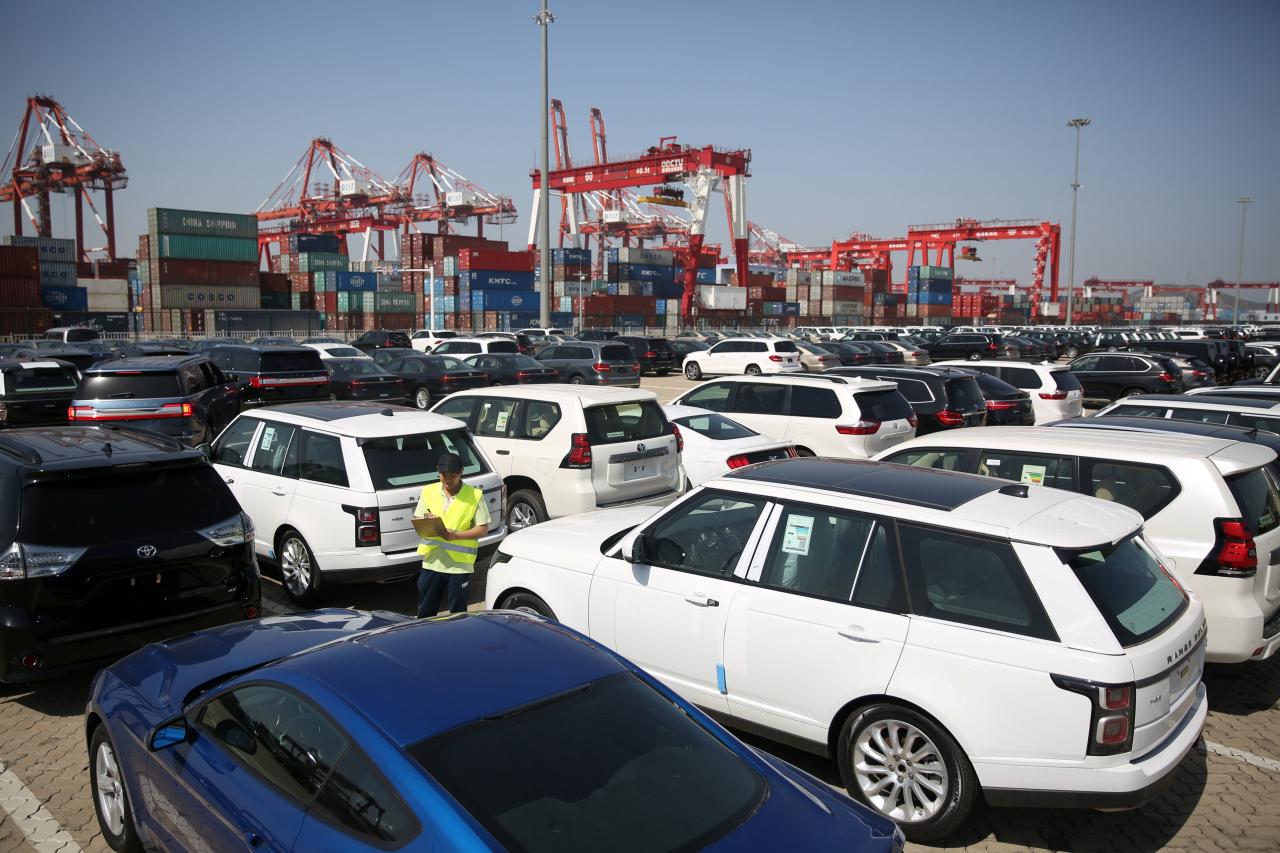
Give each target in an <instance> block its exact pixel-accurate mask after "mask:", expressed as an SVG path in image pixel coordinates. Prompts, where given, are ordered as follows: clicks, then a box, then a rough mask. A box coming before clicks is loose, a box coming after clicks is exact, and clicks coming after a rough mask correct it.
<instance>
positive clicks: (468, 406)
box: [431, 397, 480, 423]
mask: <svg viewBox="0 0 1280 853" xmlns="http://www.w3.org/2000/svg"><path fill="white" fill-rule="evenodd" d="M479 402H480V398H479V397H454V398H452V399H449V400H445V401H444V402H442V403H441V404H440V405H438V406H436V407H435V408H434V409H432V410H431V411H433V412H435V413H436V414H437V415H445V416H447V417H450V418H457V419H458V420H460V421H462V422H463V423H466V422H468V421H470V420H471V414H472V413H473V412H474V411H475V410H476V404H477V403H479Z"/></svg>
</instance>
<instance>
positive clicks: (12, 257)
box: [0, 246, 40, 281]
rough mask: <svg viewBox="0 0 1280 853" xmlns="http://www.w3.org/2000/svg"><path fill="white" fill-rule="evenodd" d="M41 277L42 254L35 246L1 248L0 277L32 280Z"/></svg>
mask: <svg viewBox="0 0 1280 853" xmlns="http://www.w3.org/2000/svg"><path fill="white" fill-rule="evenodd" d="M39 276H40V252H39V250H38V249H36V247H34V246H0V277H4V278H30V279H32V280H33V281H34V280H38V279H39Z"/></svg>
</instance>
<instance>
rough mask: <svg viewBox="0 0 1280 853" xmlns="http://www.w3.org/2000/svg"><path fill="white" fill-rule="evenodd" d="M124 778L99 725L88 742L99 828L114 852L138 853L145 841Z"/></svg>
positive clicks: (93, 797) (109, 742)
mask: <svg viewBox="0 0 1280 853" xmlns="http://www.w3.org/2000/svg"><path fill="white" fill-rule="evenodd" d="M124 778H125V774H124V771H123V769H121V767H120V759H119V757H118V755H117V753H116V749H115V746H114V745H113V744H112V743H111V736H110V735H108V734H107V727H106V725H99V726H98V727H97V728H96V729H94V730H93V736H92V737H90V738H89V789H90V790H89V795H90V797H92V799H93V810H94V812H95V813H96V814H97V816H98V828H99V829H100V830H102V838H103V840H104V841H106V842H107V846H108V847H110V848H111V849H112V850H115V851H117V853H137V851H141V850H142V840H141V839H139V838H138V830H137V829H135V828H134V825H133V806H132V804H130V802H129V791H128V789H126V788H125V784H124Z"/></svg>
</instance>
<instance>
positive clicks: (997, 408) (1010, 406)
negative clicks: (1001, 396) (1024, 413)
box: [987, 400, 1018, 412]
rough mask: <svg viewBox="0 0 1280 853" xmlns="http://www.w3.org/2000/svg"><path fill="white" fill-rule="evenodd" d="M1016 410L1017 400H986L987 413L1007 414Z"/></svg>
mask: <svg viewBox="0 0 1280 853" xmlns="http://www.w3.org/2000/svg"><path fill="white" fill-rule="evenodd" d="M1016 408H1018V401H1017V400H988V401H987V411H989V412H1009V411H1012V410H1014V409H1016Z"/></svg>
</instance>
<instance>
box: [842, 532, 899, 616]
mask: <svg viewBox="0 0 1280 853" xmlns="http://www.w3.org/2000/svg"><path fill="white" fill-rule="evenodd" d="M889 541H890V536H889V530H888V528H887V527H885V525H884V523H883V522H876V526H875V529H874V530H872V531H871V539H870V541H869V542H868V543H867V549H866V555H865V556H864V557H863V558H862V566H861V568H859V569H858V577H857V579H856V580H855V581H854V587H853V601H854V603H855V604H857V605H860V606H862V607H874V608H876V609H879V610H893V611H896V612H905V611H906V609H907V598H906V591H905V589H904V588H903V585H902V576H901V574H900V573H899V571H898V567H897V566H896V565H895V564H894V561H893V556H892V551H891V549H890V545H889Z"/></svg>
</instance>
